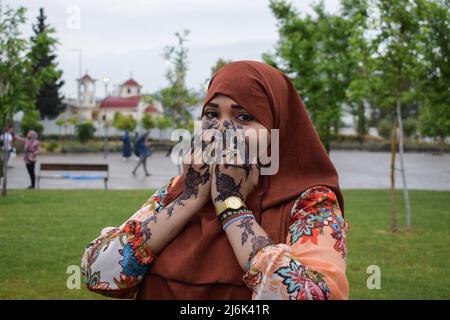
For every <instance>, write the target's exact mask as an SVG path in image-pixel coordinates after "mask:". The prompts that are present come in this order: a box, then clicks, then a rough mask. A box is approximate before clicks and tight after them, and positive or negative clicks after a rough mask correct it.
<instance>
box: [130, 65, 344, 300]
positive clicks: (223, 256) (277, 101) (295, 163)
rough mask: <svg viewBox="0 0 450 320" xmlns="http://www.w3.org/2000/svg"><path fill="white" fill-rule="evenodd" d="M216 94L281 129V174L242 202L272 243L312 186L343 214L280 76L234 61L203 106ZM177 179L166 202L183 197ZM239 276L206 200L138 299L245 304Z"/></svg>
mask: <svg viewBox="0 0 450 320" xmlns="http://www.w3.org/2000/svg"><path fill="white" fill-rule="evenodd" d="M216 94H223V95H226V96H228V97H230V98H231V99H233V100H235V101H236V102H237V103H239V104H240V105H241V106H242V107H243V108H245V109H246V110H247V111H248V112H249V113H250V114H252V115H253V116H254V117H255V118H256V119H257V120H258V121H259V122H260V123H261V124H262V125H264V126H265V127H266V128H267V129H272V128H273V129H279V144H280V147H279V151H280V152H279V170H278V172H277V174H275V175H272V176H261V177H260V181H259V184H258V186H257V187H256V188H255V190H254V191H253V192H252V193H251V194H250V195H249V196H248V197H247V200H246V204H247V206H248V207H249V208H250V209H251V210H252V211H253V213H254V215H255V217H256V221H257V222H258V223H259V224H260V225H261V226H262V227H263V229H264V230H265V231H266V232H267V233H268V235H269V236H270V237H271V238H272V240H273V241H274V242H275V243H284V242H285V238H286V235H287V231H288V230H287V229H288V225H289V219H290V211H291V209H292V205H293V202H294V201H295V199H296V198H297V197H298V196H299V195H300V194H301V193H302V192H303V191H305V190H306V189H308V188H310V187H312V186H314V185H324V186H328V187H329V188H331V189H332V190H333V191H334V192H335V194H336V196H337V199H338V202H339V205H340V207H341V211H342V213H344V200H343V197H342V194H341V191H340V189H339V183H338V174H337V172H336V169H335V167H334V165H333V164H332V162H331V161H330V159H329V157H328V154H327V153H326V151H325V148H324V147H323V145H322V143H321V141H320V139H319V136H318V134H317V132H316V130H315V129H314V127H313V124H312V122H311V120H310V118H309V116H308V113H307V110H306V108H305V106H304V104H303V102H302V100H301V98H300V96H299V94H298V92H297V90H296V88H295V87H294V85H293V84H292V82H291V81H290V80H289V78H288V77H287V76H286V75H284V74H283V73H282V72H280V71H279V70H277V69H275V68H273V67H271V66H269V65H267V64H264V63H261V62H257V61H237V62H233V63H230V64H227V65H225V66H224V67H222V68H221V69H220V70H219V71H218V72H217V73H216V74H214V76H213V78H212V79H211V81H210V83H209V86H208V93H207V96H206V98H205V101H204V106H205V105H206V104H207V103H208V102H209V101H210V100H211V99H212V98H213V97H214V96H215V95H216ZM183 180H184V179H183V178H182V177H178V178H176V179H175V180H174V181H173V183H172V187H171V188H170V190H169V193H168V195H167V197H166V200H165V203H169V202H171V201H172V200H173V199H175V198H176V197H177V196H178V195H179V194H180V193H181V191H182V190H183V185H184V181H183ZM243 275H244V273H243V271H242V269H241V268H240V266H239V263H238V261H237V259H236V257H235V256H234V252H233V250H232V248H231V245H230V244H229V241H228V239H227V237H226V235H225V233H224V232H223V231H222V226H221V225H220V223H219V221H218V220H217V217H216V214H215V211H214V206H213V204H212V202H209V203H208V204H207V205H205V206H204V207H203V208H202V210H200V212H199V213H198V214H197V215H196V216H194V217H193V218H192V219H191V221H190V222H189V223H188V224H187V225H186V227H185V228H184V229H183V230H182V231H181V232H180V234H179V235H178V236H177V237H176V238H175V239H173V240H172V241H171V242H170V243H169V244H168V245H167V246H166V247H165V248H164V250H163V251H162V252H161V253H160V255H159V256H158V258H156V259H155V261H154V262H153V263H152V265H151V267H150V269H149V271H148V273H147V275H146V277H145V278H144V281H143V282H142V287H141V288H140V291H139V294H138V298H139V299H250V298H251V291H250V290H249V289H248V288H247V287H246V286H245V284H244V283H243V281H242V276H243Z"/></svg>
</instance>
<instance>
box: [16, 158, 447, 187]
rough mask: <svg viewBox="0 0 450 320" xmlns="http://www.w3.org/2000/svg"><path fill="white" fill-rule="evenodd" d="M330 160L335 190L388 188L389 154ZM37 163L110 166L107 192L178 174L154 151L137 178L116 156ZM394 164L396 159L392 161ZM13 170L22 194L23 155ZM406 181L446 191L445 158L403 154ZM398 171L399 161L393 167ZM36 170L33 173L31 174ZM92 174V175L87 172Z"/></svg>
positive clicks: (55, 183)
mask: <svg viewBox="0 0 450 320" xmlns="http://www.w3.org/2000/svg"><path fill="white" fill-rule="evenodd" d="M331 160H332V161H333V163H334V164H335V166H336V168H337V170H338V172H339V177H340V178H339V179H340V185H341V187H342V188H343V189H349V188H352V189H353V188H370V189H372V188H389V163H390V154H389V153H387V152H361V151H332V152H331ZM38 161H39V162H64V163H108V164H109V165H110V180H109V183H108V185H109V188H110V189H149V188H158V187H160V186H162V185H163V184H165V183H167V182H168V181H169V180H170V177H172V176H175V175H177V174H178V169H177V166H176V165H175V164H173V163H172V162H171V160H170V157H166V156H165V153H161V152H156V153H154V154H153V155H152V156H151V157H150V158H149V159H148V161H147V168H148V169H149V171H150V173H151V174H152V175H151V176H150V177H146V176H145V175H144V171H143V168H142V167H141V168H139V170H138V172H137V175H136V176H133V175H132V174H131V171H132V170H133V168H134V166H135V165H136V163H137V159H134V158H133V159H130V160H129V161H125V160H124V159H123V158H122V157H121V155H120V154H118V153H112V154H109V156H108V159H104V157H103V154H100V153H99V154H72V155H42V156H40V157H39V158H38ZM397 161H398V159H397ZM10 164H11V165H12V166H13V167H12V168H10V169H8V175H9V179H8V185H9V188H10V189H23V188H25V187H27V186H28V185H29V184H30V183H29V178H28V174H27V172H26V168H25V164H24V163H23V160H22V155H19V156H18V157H17V158H14V159H11V162H10ZM405 165H406V172H407V182H408V184H409V187H410V188H411V189H430V190H450V154H446V155H441V156H437V155H431V154H425V153H407V154H406V155H405ZM397 167H398V162H397ZM36 171H37V169H36ZM399 173H400V172H398V174H397V186H401V179H400V178H401V177H400V174H399ZM91 174H92V173H91ZM41 188H42V189H101V188H103V181H102V180H70V179H44V180H41Z"/></svg>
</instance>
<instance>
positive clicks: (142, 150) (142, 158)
mask: <svg viewBox="0 0 450 320" xmlns="http://www.w3.org/2000/svg"><path fill="white" fill-rule="evenodd" d="M147 137H148V132H147V131H146V132H145V133H144V134H143V135H142V136H140V137H139V139H138V140H137V142H136V147H137V151H138V154H139V161H138V163H137V164H136V167H134V169H133V171H132V173H133V175H136V171H137V169H138V168H139V167H140V166H141V165H142V167H143V168H144V172H145V175H146V176H147V177H148V176H150V175H151V174H150V173H149V172H148V171H147V158H148V157H150V155H151V154H152V152H151V149H150V146H149V142H148V138H147Z"/></svg>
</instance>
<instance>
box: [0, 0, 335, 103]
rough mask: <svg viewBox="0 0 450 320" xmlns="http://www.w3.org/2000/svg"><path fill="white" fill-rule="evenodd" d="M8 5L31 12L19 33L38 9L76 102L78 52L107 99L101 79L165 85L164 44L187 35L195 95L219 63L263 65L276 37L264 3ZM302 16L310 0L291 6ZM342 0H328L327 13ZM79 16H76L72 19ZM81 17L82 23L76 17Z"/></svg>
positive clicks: (188, 0)
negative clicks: (49, 28)
mask: <svg viewBox="0 0 450 320" xmlns="http://www.w3.org/2000/svg"><path fill="white" fill-rule="evenodd" d="M0 1H2V0H0ZM2 2H3V4H4V5H5V4H6V5H10V6H11V7H14V8H16V7H18V6H25V7H26V8H28V12H27V18H28V21H27V24H26V25H25V26H24V28H23V33H24V35H26V36H30V35H31V34H32V32H31V23H35V22H36V16H37V15H38V14H39V8H40V7H44V10H45V14H46V16H47V17H48V18H47V23H49V24H50V25H51V26H53V27H55V28H56V30H57V37H58V39H59V42H60V43H59V45H58V52H57V54H58V62H59V66H60V68H61V69H62V70H63V72H64V74H63V78H64V80H65V81H66V85H65V86H64V88H63V93H64V94H65V95H66V96H68V97H75V94H76V81H75V79H76V78H77V77H78V73H79V62H78V55H79V53H78V52H77V51H74V50H79V49H81V50H82V71H83V73H84V72H85V71H88V72H89V74H90V75H91V76H92V77H94V78H96V79H98V81H97V96H98V97H102V96H103V95H104V85H103V82H102V79H103V78H104V77H108V78H110V84H109V90H110V91H111V90H112V89H114V87H115V86H116V85H118V84H120V83H121V82H123V81H124V80H126V79H128V78H129V77H130V74H132V75H133V78H134V79H136V80H137V81H138V82H139V83H140V84H141V85H143V91H144V92H148V93H152V92H155V91H157V90H158V89H160V88H162V87H164V86H165V85H166V84H167V82H166V79H165V77H164V74H165V69H166V67H167V65H166V63H165V61H164V59H163V57H162V53H163V48H164V46H166V45H175V44H176V38H175V36H174V33H175V32H177V31H181V30H183V29H189V30H190V32H191V34H190V36H189V41H188V43H187V47H188V48H189V61H190V64H189V72H188V76H187V83H188V86H189V87H191V88H194V89H199V88H200V85H201V84H202V83H204V81H205V79H206V78H208V77H209V75H210V70H211V67H212V66H213V65H214V64H215V62H216V61H217V60H218V59H219V58H224V59H231V60H244V59H251V60H261V54H262V53H263V52H267V51H271V50H272V48H273V46H274V45H275V44H276V41H277V39H278V35H277V29H276V20H275V18H274V17H273V15H272V13H271V11H270V9H269V7H268V3H269V2H268V1H267V0H251V1H243V0H241V1H238V0H216V1H213V0H184V1H183V0H72V1H65V0H43V1H35V0H21V1H18V0H3V1H2ZM292 2H293V3H294V5H295V7H296V8H297V9H298V10H299V11H300V12H311V9H310V4H312V3H313V2H315V1H313V0H294V1H292ZM338 3H339V0H326V1H325V7H326V8H327V9H328V10H329V11H337V10H338ZM78 12H79V15H77V13H78ZM78 17H79V19H78Z"/></svg>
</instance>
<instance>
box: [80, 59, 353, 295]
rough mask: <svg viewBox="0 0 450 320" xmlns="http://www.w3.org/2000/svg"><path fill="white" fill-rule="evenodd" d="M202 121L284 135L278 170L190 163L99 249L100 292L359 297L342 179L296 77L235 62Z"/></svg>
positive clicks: (218, 82)
mask: <svg viewBox="0 0 450 320" xmlns="http://www.w3.org/2000/svg"><path fill="white" fill-rule="evenodd" d="M202 123H203V126H204V127H205V128H211V127H218V128H219V129H221V130H223V129H224V128H225V127H230V126H231V127H241V128H243V129H244V130H249V129H255V130H270V129H279V169H278V171H277V173H276V174H273V175H259V169H260V167H259V166H255V165H252V166H251V167H249V166H228V167H227V166H226V165H221V164H213V165H210V166H208V165H205V164H195V163H194V164H187V165H185V166H184V172H183V174H182V175H181V176H179V177H175V178H173V179H172V181H171V182H170V183H169V184H168V185H167V186H165V187H163V188H161V189H159V190H158V191H157V192H155V193H154V194H153V195H152V196H151V197H150V198H149V199H148V200H147V201H146V202H145V203H144V204H143V205H142V207H141V208H140V209H139V210H138V211H137V212H136V213H135V214H134V215H133V216H132V217H131V218H130V219H129V220H127V221H126V222H125V223H124V224H123V225H122V226H120V227H118V228H106V229H104V230H103V231H102V233H101V235H100V236H99V237H98V238H97V239H95V240H94V241H93V242H92V243H91V244H89V245H88V247H87V248H86V251H85V253H84V256H83V259H82V270H83V272H84V274H85V276H86V285H87V287H88V289H90V290H92V291H94V292H98V293H101V294H105V295H111V296H115V297H124V298H125V297H128V298H129V297H136V298H137V299H228V300H230V299H347V298H348V290H349V287H348V282H347V278H346V275H345V269H346V235H347V231H348V226H347V223H346V222H345V221H344V218H343V214H344V202H343V197H342V194H341V191H340V189H339V184H338V175H337V172H336V170H335V168H334V166H333V164H332V163H331V161H330V159H329V157H328V155H327V153H326V151H325V149H324V148H323V146H322V144H321V142H320V139H319V137H318V135H317V132H316V131H315V129H314V127H313V125H312V123H311V121H310V119H309V117H308V114H307V112H306V109H305V107H304V105H303V103H302V101H301V99H300V96H299V95H298V93H297V90H296V88H295V87H294V86H293V84H292V82H291V81H290V80H289V79H288V78H287V76H286V75H284V74H283V73H281V72H280V71H278V70H277V69H275V68H272V67H270V66H268V65H266V64H264V63H260V62H255V61H238V62H233V63H230V64H228V65H226V66H224V67H223V68H221V69H220V70H219V71H218V72H217V73H216V74H215V75H214V76H213V78H212V79H211V81H210V83H209V86H208V93H207V96H206V98H205V103H204V108H203V112H202ZM273 147H275V146H270V147H268V149H269V150H268V151H270V150H272V149H275V148H273ZM249 168H250V169H249ZM230 195H231V197H230ZM232 199H233V200H236V203H235V205H234V206H232V205H230V203H231V202H230V200H232ZM224 204H225V205H224ZM236 204H237V205H236ZM224 208H225V209H224ZM218 217H219V219H220V221H219V219H218ZM221 221H222V222H221Z"/></svg>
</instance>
